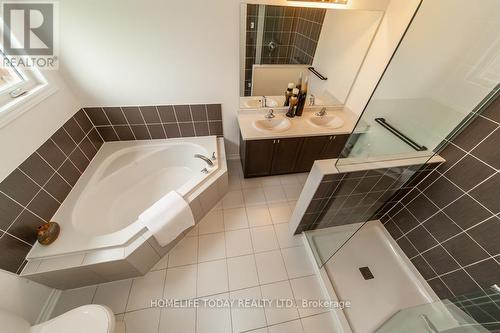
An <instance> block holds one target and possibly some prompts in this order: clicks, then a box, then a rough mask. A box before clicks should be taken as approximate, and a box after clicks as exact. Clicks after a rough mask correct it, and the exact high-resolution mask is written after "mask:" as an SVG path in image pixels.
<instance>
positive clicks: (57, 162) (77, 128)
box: [0, 110, 103, 273]
mask: <svg viewBox="0 0 500 333" xmlns="http://www.w3.org/2000/svg"><path fill="white" fill-rule="evenodd" d="M102 144H103V140H102V139H101V137H100V135H99V134H98V133H97V131H96V129H95V128H94V126H93V124H92V123H91V121H90V120H89V119H88V117H87V115H86V114H85V112H84V111H83V110H80V111H78V112H77V113H76V114H75V115H74V116H73V117H71V118H70V119H69V120H68V121H67V122H66V123H65V124H64V125H63V126H62V127H61V128H60V129H59V130H57V131H56V132H55V133H54V135H52V137H50V138H49V139H48V140H47V141H45V142H44V143H43V145H42V146H41V147H40V148H38V149H37V150H36V151H35V152H34V153H33V154H32V155H31V156H30V157H28V158H27V159H26V160H25V161H24V162H23V163H22V164H21V165H20V166H19V167H18V168H17V169H16V170H14V171H13V172H12V173H11V174H10V175H9V176H7V178H5V179H4V180H3V181H2V182H1V183H0V269H4V270H7V271H10V272H13V273H16V272H19V271H20V270H21V269H22V267H23V265H24V258H25V257H26V254H27V253H28V252H29V250H30V249H31V246H32V244H34V242H35V241H36V228H37V227H38V226H39V225H41V224H43V223H45V222H47V221H50V219H51V218H52V216H53V215H54V213H55V212H56V210H57V209H58V208H59V206H60V205H61V203H62V202H63V201H64V199H65V198H66V196H67V195H68V193H69V192H70V191H71V189H72V187H73V186H74V185H75V183H76V181H77V180H78V179H79V178H80V176H81V175H82V173H83V172H84V171H85V169H86V167H87V166H88V165H89V163H90V161H91V160H92V158H93V157H94V156H95V154H96V153H97V151H98V150H99V148H100V147H101V145H102Z"/></svg>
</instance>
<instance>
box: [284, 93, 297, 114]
mask: <svg viewBox="0 0 500 333" xmlns="http://www.w3.org/2000/svg"><path fill="white" fill-rule="evenodd" d="M292 93H293V95H292V97H290V105H289V107H288V112H287V113H286V116H287V117H288V118H293V117H295V110H296V108H297V102H298V98H297V94H298V93H299V89H297V88H295V89H293V90H292Z"/></svg>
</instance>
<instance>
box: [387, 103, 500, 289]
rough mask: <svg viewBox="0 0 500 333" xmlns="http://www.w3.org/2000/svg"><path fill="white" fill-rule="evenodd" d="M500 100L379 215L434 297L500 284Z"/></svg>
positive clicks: (453, 141)
mask: <svg viewBox="0 0 500 333" xmlns="http://www.w3.org/2000/svg"><path fill="white" fill-rule="evenodd" d="M499 147H500V99H498V98H497V100H496V102H494V103H493V104H492V105H490V106H489V107H488V108H487V109H486V110H485V111H484V112H483V113H482V114H481V115H478V116H477V118H476V119H475V120H474V121H473V122H472V123H471V124H470V125H469V126H468V127H467V128H466V129H465V130H464V131H463V132H462V133H460V134H459V135H458V136H457V137H456V138H455V139H454V140H452V141H451V142H450V143H449V145H448V146H447V147H446V148H445V149H444V150H443V151H442V152H441V153H440V155H441V156H443V157H444V158H445V159H446V160H447V162H446V163H444V164H442V165H441V166H440V167H439V168H437V169H436V170H435V171H433V172H431V173H430V174H429V175H428V176H427V178H425V179H424V180H422V181H421V182H420V183H419V184H418V185H417V186H416V188H415V189H413V190H412V191H411V192H409V194H408V195H407V196H406V197H404V198H403V199H401V200H400V201H399V202H398V203H397V205H396V206H395V207H394V208H393V209H392V210H391V211H389V212H388V213H387V214H386V215H385V216H383V217H382V221H383V222H384V223H385V226H386V228H387V229H388V230H389V232H390V233H391V235H392V236H393V237H394V238H395V239H396V240H397V242H398V243H399V244H400V246H401V247H402V249H403V250H404V251H405V253H406V255H407V256H408V257H409V258H410V259H411V261H412V262H413V264H414V265H415V266H416V267H417V269H418V270H419V271H420V273H421V274H422V275H423V277H424V278H425V279H426V280H427V281H428V282H429V284H430V286H431V287H432V288H433V289H434V291H436V293H437V294H438V295H439V297H441V298H443V299H444V298H451V297H454V296H459V295H461V294H464V293H469V292H474V291H476V290H477V289H479V288H483V290H486V289H487V288H488V287H490V286H492V285H494V284H498V285H500V218H499V213H500V173H499V168H500V149H499Z"/></svg>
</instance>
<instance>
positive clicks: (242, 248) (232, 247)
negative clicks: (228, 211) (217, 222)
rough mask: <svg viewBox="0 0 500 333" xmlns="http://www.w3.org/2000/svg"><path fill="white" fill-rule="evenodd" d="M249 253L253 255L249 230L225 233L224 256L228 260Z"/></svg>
mask: <svg viewBox="0 0 500 333" xmlns="http://www.w3.org/2000/svg"><path fill="white" fill-rule="evenodd" d="M251 253H253V247H252V240H251V237H250V230H249V229H240V230H233V231H228V232H226V255H227V257H228V258H229V257H235V256H241V255H245V254H251Z"/></svg>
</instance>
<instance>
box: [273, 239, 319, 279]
mask: <svg viewBox="0 0 500 333" xmlns="http://www.w3.org/2000/svg"><path fill="white" fill-rule="evenodd" d="M281 251H282V253H283V260H284V261H285V266H286V271H287V272H288V277H289V278H290V279H293V278H298V277H302V276H307V275H312V274H314V272H315V271H314V266H313V265H314V264H313V262H312V261H311V260H310V259H309V255H308V254H307V252H306V249H305V248H304V247H302V246H301V247H290V248H286V249H282V250H281Z"/></svg>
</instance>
